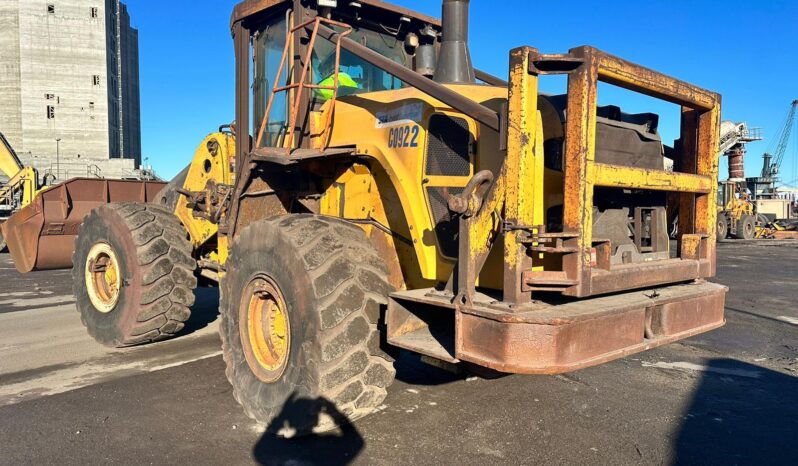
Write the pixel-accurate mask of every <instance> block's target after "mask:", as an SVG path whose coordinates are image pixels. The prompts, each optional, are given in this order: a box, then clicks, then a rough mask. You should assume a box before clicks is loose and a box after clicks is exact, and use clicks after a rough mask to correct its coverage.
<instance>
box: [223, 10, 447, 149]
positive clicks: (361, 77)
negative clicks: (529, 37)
mask: <svg viewBox="0 0 798 466" xmlns="http://www.w3.org/2000/svg"><path fill="white" fill-rule="evenodd" d="M261 3H263V2H261ZM265 3H267V4H270V5H271V6H268V7H266V8H263V9H262V10H260V11H258V12H257V13H255V14H250V15H249V16H246V17H245V18H243V19H242V18H241V15H245V14H246V13H247V11H249V10H246V8H245V7H246V5H247V2H245V3H243V4H241V5H239V7H237V8H236V11H235V12H234V14H233V24H234V31H236V30H237V28H241V37H238V35H237V34H238V33H236V38H237V40H240V41H241V42H242V44H241V49H240V53H244V49H243V47H244V45H243V41H244V39H245V38H246V37H247V36H249V37H250V39H249V43H250V44H251V47H248V48H249V49H250V50H249V51H248V52H247V53H248V54H250V53H251V66H252V69H251V70H245V68H247V67H248V65H249V64H250V61H249V60H246V63H241V62H239V63H238V70H237V74H238V78H237V79H238V83H239V84H240V86H239V90H238V92H239V100H238V102H239V103H243V102H244V99H245V98H247V97H245V96H244V95H243V93H244V92H246V93H247V94H248V95H251V98H247V103H248V105H247V106H249V107H251V109H250V110H249V111H247V113H248V120H249V122H250V123H251V125H250V126H251V127H252V130H253V132H254V131H255V126H257V125H258V124H259V123H260V122H261V121H262V120H263V117H264V114H265V112H266V109H267V104H268V101H269V98H270V97H271V94H272V91H273V90H274V88H275V81H276V80H277V74H278V73H279V71H280V64H281V59H282V56H283V52H284V50H285V48H286V41H288V40H290V42H291V43H290V44H288V50H289V53H288V57H289V58H288V61H289V63H286V64H285V69H284V70H283V72H282V73H281V76H280V78H279V80H280V82H279V83H278V86H287V85H289V84H290V83H291V82H298V81H299V80H300V78H301V74H302V69H303V66H304V60H305V57H307V56H310V57H311V58H310V60H311V64H310V68H309V70H308V75H307V76H306V77H305V82H306V83H307V84H310V85H315V86H329V85H331V84H332V80H333V75H334V72H335V71H336V64H337V71H338V73H339V82H338V96H341V97H344V96H349V95H358V94H363V93H369V92H375V91H385V90H398V89H402V88H403V87H405V86H406V85H405V84H404V83H403V82H402V81H401V80H399V79H398V78H396V77H395V76H392V75H391V74H390V73H387V72H386V71H384V70H382V69H380V68H378V67H376V66H374V65H372V64H370V63H368V62H366V61H365V60H363V59H361V58H359V57H357V56H355V55H353V54H351V53H349V52H348V51H346V50H342V51H341V52H340V56H338V55H337V54H336V46H335V44H334V43H333V42H330V41H328V40H325V39H323V38H318V39H317V40H316V41H314V43H313V44H309V43H308V42H309V40H308V36H309V32H308V31H304V30H302V31H297V32H296V33H295V34H290V29H291V27H293V26H294V25H297V24H300V23H301V22H303V21H305V20H307V19H310V18H313V17H316V16H319V15H321V16H324V17H325V18H329V19H331V20H334V21H340V22H342V23H345V24H347V25H350V26H351V28H352V29H351V33H349V35H348V38H349V39H352V40H354V41H356V42H358V43H359V44H362V45H365V46H366V47H368V48H369V49H371V50H373V51H374V52H377V53H378V54H380V55H382V56H384V57H387V58H389V59H390V60H392V61H394V62H396V63H399V64H401V65H403V66H405V67H407V68H408V69H414V70H416V71H419V72H425V73H428V74H429V75H430V76H431V73H432V69H433V67H434V56H435V47H437V38H438V35H439V33H440V23H439V21H438V20H437V19H434V18H431V17H425V16H423V15H419V14H417V13H413V12H411V11H409V10H405V9H403V8H399V7H394V6H391V5H387V4H385V3H382V2H370V1H365V2H350V3H349V5H348V6H341V7H338V8H333V9H330V8H324V7H319V6H318V5H316V2H298V1H297V2H294V1H283V2H279V1H277V2H265ZM365 18H368V19H365ZM333 29H335V30H336V31H337V32H341V30H342V28H341V27H337V26H333ZM289 38H290V39H289ZM311 47H312V48H311ZM309 51H310V54H309V55H308V52H309ZM430 57H431V58H430ZM245 81H248V82H247V85H246V87H245V86H244V83H245ZM295 96H296V90H291V91H288V92H279V93H276V94H275V96H274V102H273V105H272V108H271V110H270V112H269V123H268V127H267V128H266V129H265V135H266V137H264V138H262V140H261V146H262V147H274V146H276V145H278V144H279V143H280V142H281V140H282V138H284V136H285V134H286V131H287V127H286V126H287V125H288V115H289V114H290V112H291V110H292V109H291V108H290V107H291V105H290V103H291V102H292V99H293V98H294V97H295ZM330 98H331V91H327V90H322V89H315V90H313V91H312V92H307V93H306V95H303V96H302V99H301V100H302V102H300V104H299V107H298V108H299V112H301V113H302V114H303V115H307V113H308V112H313V111H319V110H320V108H321V107H322V105H323V104H324V103H325V102H327V101H328V100H330ZM244 110H245V109H243V108H239V111H240V112H241V113H243V112H244ZM237 119H238V121H242V118H241V115H238V118H237ZM299 121H302V118H300V119H299ZM297 137H298V139H299V146H300V147H306V146H307V145H308V144H309V141H308V134H298V135H297ZM243 149H244V148H243V147H242V150H243Z"/></svg>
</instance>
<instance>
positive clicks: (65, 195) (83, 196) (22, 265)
mask: <svg viewBox="0 0 798 466" xmlns="http://www.w3.org/2000/svg"><path fill="white" fill-rule="evenodd" d="M164 186H166V183H164V182H159V181H136V180H102V179H88V178H74V179H71V180H68V181H65V182H64V183H61V184H58V185H55V186H53V187H51V188H49V189H47V190H46V191H42V192H41V193H39V194H38V195H37V196H36V198H35V199H34V200H33V202H31V203H30V204H29V205H27V206H26V207H24V208H22V209H20V210H19V211H17V212H15V213H14V214H13V215H11V217H9V218H8V220H7V221H5V222H4V223H2V224H0V230H2V236H3V238H5V241H6V243H8V250H9V252H10V253H11V259H12V260H13V261H14V265H15V266H16V268H17V270H18V271H19V272H20V273H28V272H32V271H34V270H51V269H65V268H70V267H72V252H73V250H74V245H75V237H76V236H77V234H78V230H79V229H80V225H81V223H83V219H84V218H85V217H86V215H87V214H88V213H89V212H91V210H92V209H94V208H95V207H98V206H100V205H102V204H108V203H112V202H154V201H155V200H156V199H158V197H157V194H158V193H159V192H160V191H161V189H163V187H164Z"/></svg>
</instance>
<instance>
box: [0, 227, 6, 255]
mask: <svg viewBox="0 0 798 466" xmlns="http://www.w3.org/2000/svg"><path fill="white" fill-rule="evenodd" d="M3 252H6V240H5V238H3V231H2V230H0V253H3Z"/></svg>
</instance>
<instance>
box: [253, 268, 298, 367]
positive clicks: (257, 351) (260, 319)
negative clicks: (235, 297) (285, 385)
mask: <svg viewBox="0 0 798 466" xmlns="http://www.w3.org/2000/svg"><path fill="white" fill-rule="evenodd" d="M241 304H242V306H241V312H242V314H244V315H241V316H240V322H241V326H242V327H244V328H242V329H241V330H242V332H241V335H242V340H243V343H244V345H243V346H244V354H245V356H246V359H247V363H248V364H249V366H250V368H251V369H252V371H253V372H254V373H255V375H256V376H257V377H258V378H259V379H261V380H262V381H264V382H274V381H275V380H277V379H279V378H280V376H281V375H282V374H283V371H284V370H285V366H286V362H287V361H288V353H289V350H290V344H291V331H290V322H289V319H288V313H287V307H286V305H285V300H284V299H283V297H282V294H281V293H280V290H279V289H278V288H277V286H276V285H275V284H274V283H273V282H272V281H271V280H270V279H269V278H267V277H257V278H255V279H254V280H252V281H251V282H250V283H249V285H248V286H247V287H246V288H245V289H244V294H243V299H242V303H241Z"/></svg>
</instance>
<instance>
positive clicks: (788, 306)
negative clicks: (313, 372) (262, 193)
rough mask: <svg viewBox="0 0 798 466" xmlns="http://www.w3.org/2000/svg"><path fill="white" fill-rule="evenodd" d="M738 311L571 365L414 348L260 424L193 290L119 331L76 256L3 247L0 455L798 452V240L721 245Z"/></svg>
mask: <svg viewBox="0 0 798 466" xmlns="http://www.w3.org/2000/svg"><path fill="white" fill-rule="evenodd" d="M718 265H719V267H718V268H719V273H718V278H717V280H716V281H718V282H720V283H723V284H726V285H728V286H729V287H730V292H729V294H728V297H727V307H726V317H727V325H726V326H725V327H723V328H721V329H719V330H716V331H714V332H710V333H708V334H704V335H699V336H697V337H694V338H691V339H688V340H685V341H683V342H679V343H676V344H672V345H669V346H666V347H662V348H658V349H655V350H651V351H648V352H646V353H641V354H637V355H632V356H630V357H627V358H624V359H621V360H617V361H614V362H611V363H607V364H604V365H601V366H598V367H593V368H589V369H584V370H581V371H577V372H573V373H570V374H566V375H560V376H505V377H500V378H494V379H483V378H478V377H474V376H470V375H467V374H460V375H457V374H451V373H449V372H446V371H443V370H441V369H438V368H435V367H432V366H428V365H426V364H423V363H422V362H420V361H419V360H418V359H417V358H416V357H415V356H413V355H410V354H404V355H402V356H401V357H400V359H399V360H398V361H397V381H396V382H395V383H394V384H393V385H392V386H391V387H390V388H389V389H388V397H387V399H386V400H385V403H384V405H383V406H381V408H380V410H379V411H378V412H376V413H374V414H373V415H371V416H368V417H366V418H364V419H361V420H359V421H358V422H356V423H355V424H354V425H351V426H347V427H345V428H343V429H339V430H338V431H334V432H331V433H328V434H323V435H317V436H311V437H305V438H299V439H279V438H274V437H271V436H269V435H264V434H263V427H262V426H258V425H256V424H255V423H253V422H252V421H250V420H249V419H248V418H247V417H246V416H245V415H244V414H243V411H242V410H241V409H240V408H239V406H238V405H237V404H236V402H235V400H234V399H233V396H232V390H231V388H230V386H229V384H228V382H227V380H226V379H225V376H224V363H223V361H222V358H221V356H220V343H219V338H218V336H217V326H218V319H217V311H216V304H217V301H218V294H217V293H216V291H215V290H213V289H202V290H199V292H198V297H199V299H198V305H197V308H196V309H195V310H194V314H193V316H192V321H191V323H190V325H189V326H188V327H187V329H186V330H185V332H184V334H183V335H181V336H180V337H179V338H176V339H174V340H171V341H167V342H163V343H158V344H154V345H148V346H143V347H138V348H132V349H124V350H119V349H108V348H105V347H102V346H100V345H98V344H96V343H94V341H93V340H92V339H91V338H90V337H89V336H88V335H87V334H86V333H85V330H84V329H83V327H82V325H81V323H80V318H79V316H78V314H77V312H76V311H75V307H74V300H73V298H72V296H71V289H70V288H71V282H70V278H69V272H65V271H53V272H38V273H33V274H29V275H25V276H22V275H19V274H17V272H16V271H15V270H14V269H13V266H12V265H11V261H10V258H9V256H8V255H7V254H0V465H6V464H7V465H22V464H37V465H40V464H181V465H183V464H193V465H205V464H209V465H210V464H225V465H238V464H286V465H305V464H332V465H344V464H360V465H398V464H425V465H426V464H446V465H448V464H453V465H454V464H456V465H460V464H466V465H470V464H474V465H482V464H588V463H590V464H724V465H725V464H795V463H796V461H798V290H797V289H796V288H798V287H796V283H798V281H796V277H797V276H798V243H790V242H776V241H768V242H737V241H733V242H732V241H728V242H724V243H721V244H720V245H719V259H718Z"/></svg>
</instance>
